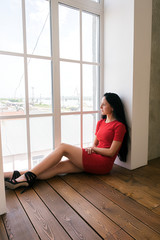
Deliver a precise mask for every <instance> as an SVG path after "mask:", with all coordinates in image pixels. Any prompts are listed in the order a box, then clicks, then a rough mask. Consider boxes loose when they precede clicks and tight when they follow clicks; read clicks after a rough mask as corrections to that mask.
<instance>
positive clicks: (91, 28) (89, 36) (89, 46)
mask: <svg viewBox="0 0 160 240" xmlns="http://www.w3.org/2000/svg"><path fill="white" fill-rule="evenodd" d="M82 58H83V61H89V62H99V17H98V16H97V15H94V14H91V13H86V12H83V13H82Z"/></svg>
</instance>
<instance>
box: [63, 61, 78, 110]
mask: <svg viewBox="0 0 160 240" xmlns="http://www.w3.org/2000/svg"><path fill="white" fill-rule="evenodd" d="M60 86H61V111H62V112H75V111H80V64H79V63H66V62H61V63H60Z"/></svg>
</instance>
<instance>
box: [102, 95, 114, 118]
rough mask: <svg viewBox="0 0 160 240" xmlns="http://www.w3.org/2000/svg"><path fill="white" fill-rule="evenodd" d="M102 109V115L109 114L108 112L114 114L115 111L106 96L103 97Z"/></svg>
mask: <svg viewBox="0 0 160 240" xmlns="http://www.w3.org/2000/svg"><path fill="white" fill-rule="evenodd" d="M100 109H101V113H102V115H107V114H112V113H113V108H112V107H111V105H110V104H109V103H108V102H107V100H106V98H105V97H103V98H102V101H101V105H100Z"/></svg>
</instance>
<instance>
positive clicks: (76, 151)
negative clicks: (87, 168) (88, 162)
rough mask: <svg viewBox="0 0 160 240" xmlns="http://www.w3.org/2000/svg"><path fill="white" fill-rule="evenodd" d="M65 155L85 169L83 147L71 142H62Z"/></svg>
mask: <svg viewBox="0 0 160 240" xmlns="http://www.w3.org/2000/svg"><path fill="white" fill-rule="evenodd" d="M61 147H62V149H63V155H64V156H65V157H67V158H68V159H69V160H70V161H71V162H72V163H73V164H74V165H75V166H77V167H78V168H80V169H83V161H82V149H81V148H79V147H76V146H73V145H70V144H66V143H61Z"/></svg>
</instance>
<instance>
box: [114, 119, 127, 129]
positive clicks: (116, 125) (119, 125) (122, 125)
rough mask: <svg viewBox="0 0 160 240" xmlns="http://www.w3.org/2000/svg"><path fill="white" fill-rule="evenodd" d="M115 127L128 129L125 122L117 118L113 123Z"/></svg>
mask: <svg viewBox="0 0 160 240" xmlns="http://www.w3.org/2000/svg"><path fill="white" fill-rule="evenodd" d="M113 125H114V127H115V128H122V129H126V126H125V124H124V123H122V122H119V121H118V120H116V121H115V122H114V123H113Z"/></svg>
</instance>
